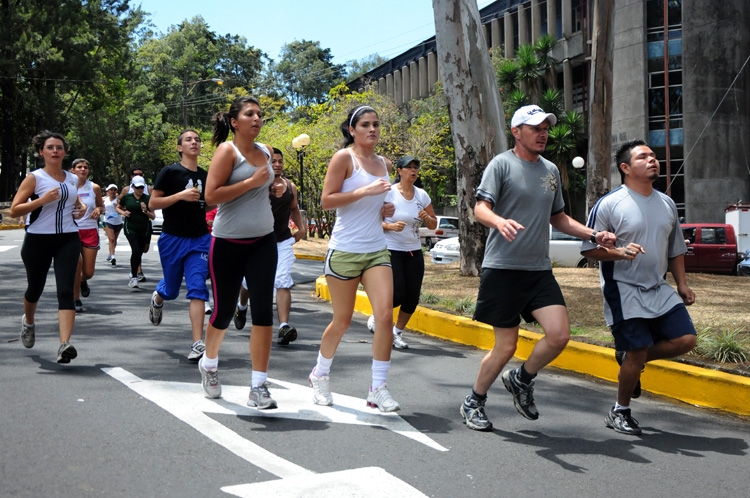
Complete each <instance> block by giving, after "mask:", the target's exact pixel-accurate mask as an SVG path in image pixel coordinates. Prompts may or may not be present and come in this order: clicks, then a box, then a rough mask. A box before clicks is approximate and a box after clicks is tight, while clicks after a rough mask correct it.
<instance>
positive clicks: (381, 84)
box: [378, 78, 388, 95]
mask: <svg viewBox="0 0 750 498" xmlns="http://www.w3.org/2000/svg"><path fill="white" fill-rule="evenodd" d="M387 90H388V89H387V88H386V87H385V78H380V79H378V93H379V94H380V95H385V94H386V93H385V92H386V91H387Z"/></svg>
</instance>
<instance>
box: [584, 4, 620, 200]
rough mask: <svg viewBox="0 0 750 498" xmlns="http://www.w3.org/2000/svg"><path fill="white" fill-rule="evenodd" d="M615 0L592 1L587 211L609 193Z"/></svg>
mask: <svg viewBox="0 0 750 498" xmlns="http://www.w3.org/2000/svg"><path fill="white" fill-rule="evenodd" d="M614 18H615V6H614V0H594V31H593V33H592V48H591V56H592V62H591V71H592V75H591V91H590V92H589V95H590V96H591V97H590V98H591V101H590V105H589V123H590V126H589V156H588V161H587V163H588V164H587V176H588V182H587V185H586V211H587V212H588V209H589V208H590V207H591V206H593V205H594V204H596V201H597V200H599V198H601V197H602V196H604V195H605V194H606V193H607V192H609V188H610V185H609V165H610V163H611V161H612V57H611V54H612V48H613V46H614V37H615V35H614V31H615V24H614V21H615V19H614Z"/></svg>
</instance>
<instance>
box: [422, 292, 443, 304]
mask: <svg viewBox="0 0 750 498" xmlns="http://www.w3.org/2000/svg"><path fill="white" fill-rule="evenodd" d="M419 302H420V303H424V304H437V303H439V302H440V297H439V296H438V295H437V294H433V293H432V292H421V293H420V294H419Z"/></svg>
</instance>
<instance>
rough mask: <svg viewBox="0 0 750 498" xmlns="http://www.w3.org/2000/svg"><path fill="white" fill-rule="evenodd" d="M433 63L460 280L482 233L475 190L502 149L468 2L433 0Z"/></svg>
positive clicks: (496, 106) (477, 261)
mask: <svg viewBox="0 0 750 498" xmlns="http://www.w3.org/2000/svg"><path fill="white" fill-rule="evenodd" d="M432 6H433V10H434V13H435V38H436V45H437V54H438V56H437V61H438V68H439V70H440V75H441V77H442V81H443V87H444V89H445V96H446V99H447V101H448V114H449V116H450V120H451V131H452V135H453V147H454V149H455V151H454V153H455V158H456V194H457V200H458V217H459V219H460V222H459V237H460V240H461V275H464V276H476V275H479V271H480V268H481V263H482V259H483V258H484V244H485V241H486V238H487V231H488V230H487V228H486V227H485V226H484V225H482V224H480V223H478V222H477V221H476V219H475V218H474V209H473V208H474V204H475V203H476V189H477V187H478V186H479V183H480V181H481V179H482V172H483V171H484V168H485V166H486V165H487V164H488V163H489V162H490V160H491V159H492V158H493V157H495V156H496V155H497V154H499V153H501V152H503V151H505V150H506V149H507V148H508V142H507V139H506V136H505V114H504V112H503V106H502V102H501V100H500V92H499V90H498V87H497V81H496V80H495V72H494V70H493V69H492V62H491V60H490V53H489V50H487V42H486V41H485V38H484V28H483V27H482V23H481V20H480V18H479V10H478V9H477V3H476V1H473V0H433V2H432Z"/></svg>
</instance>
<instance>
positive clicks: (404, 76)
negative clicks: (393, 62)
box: [401, 65, 411, 104]
mask: <svg viewBox="0 0 750 498" xmlns="http://www.w3.org/2000/svg"><path fill="white" fill-rule="evenodd" d="M401 81H403V84H402V89H403V92H404V104H406V103H408V102H409V101H410V100H411V84H410V83H409V66H408V65H407V66H404V67H402V68H401Z"/></svg>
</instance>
